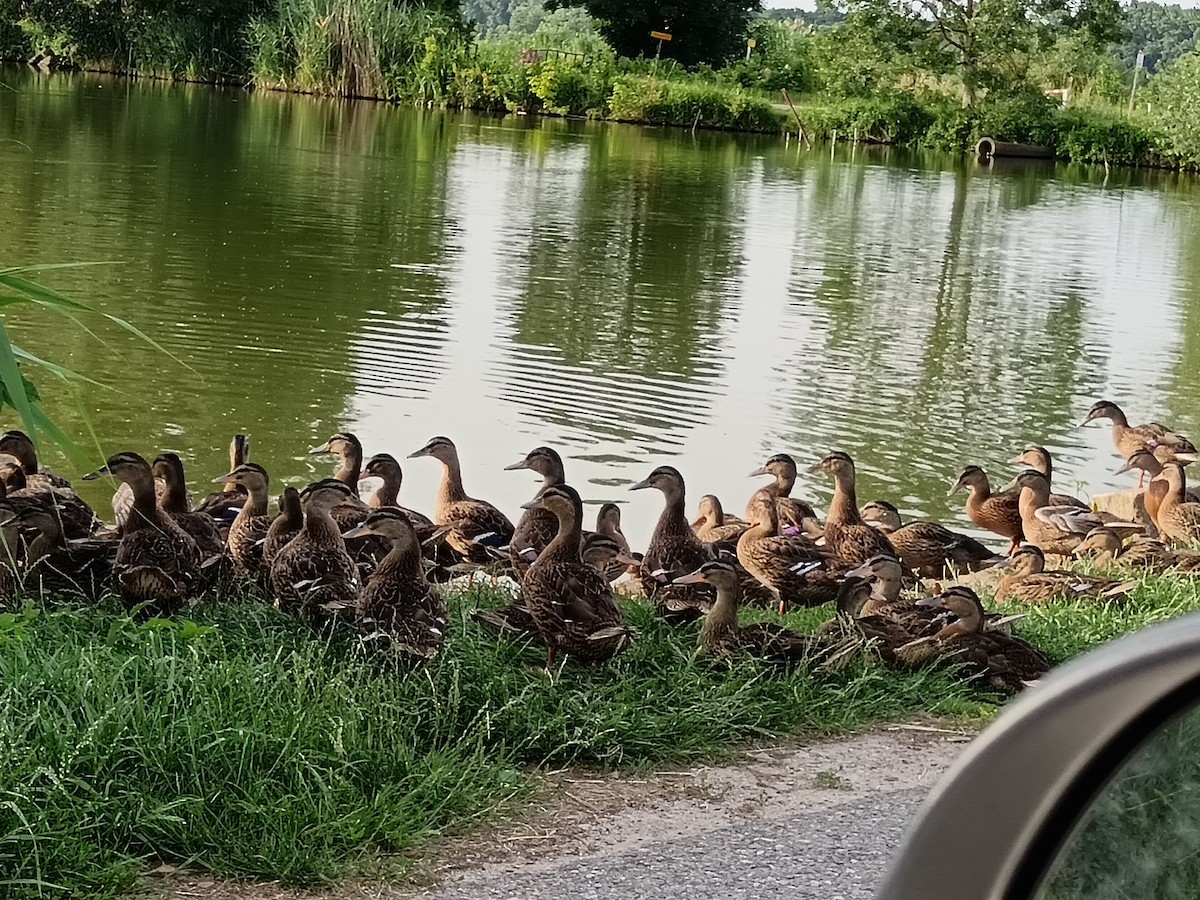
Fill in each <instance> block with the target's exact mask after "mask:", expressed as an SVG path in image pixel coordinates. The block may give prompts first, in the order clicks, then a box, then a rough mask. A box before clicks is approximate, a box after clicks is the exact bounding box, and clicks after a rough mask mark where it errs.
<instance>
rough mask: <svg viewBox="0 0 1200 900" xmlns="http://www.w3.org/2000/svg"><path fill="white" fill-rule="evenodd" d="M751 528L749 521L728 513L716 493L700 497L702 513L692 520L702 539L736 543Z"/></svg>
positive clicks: (694, 530) (712, 542)
mask: <svg viewBox="0 0 1200 900" xmlns="http://www.w3.org/2000/svg"><path fill="white" fill-rule="evenodd" d="M752 499H753V498H752ZM772 500H774V498H773V497H772ZM751 505H753V503H752V504H751ZM749 530H750V523H749V522H744V521H742V520H741V519H738V518H736V517H735V516H730V515H726V513H725V508H724V507H723V506H722V505H721V501H720V500H719V499H718V498H717V497H716V496H715V495H713V494H705V495H704V496H703V497H701V498H700V514H699V516H697V518H696V520H695V521H694V522H692V531H693V532H695V534H696V537H698V538H700V540H702V541H705V542H707V543H710V544H719V543H726V542H728V543H732V544H736V543H737V539H738V538H740V537H741V536H742V535H743V534H745V533H746V532H747V531H749Z"/></svg>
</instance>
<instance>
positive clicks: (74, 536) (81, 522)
mask: <svg viewBox="0 0 1200 900" xmlns="http://www.w3.org/2000/svg"><path fill="white" fill-rule="evenodd" d="M122 487H124V485H122ZM0 499H4V500H7V501H8V502H9V503H10V504H11V505H12V507H13V508H14V509H15V510H16V511H17V512H21V511H22V510H25V509H29V508H35V509H48V510H52V511H53V512H54V515H55V517H56V518H57V519H58V520H59V523H60V524H61V525H62V530H63V538H64V540H72V541H78V540H86V539H87V538H88V537H89V536H90V535H92V534H94V533H95V531H96V528H95V526H97V525H98V524H99V519H97V518H96V517H95V516H94V515H93V514H92V510H91V507H89V506H88V505H87V504H86V503H84V502H83V501H82V500H79V499H77V495H76V494H75V492H74V491H73V490H69V489H66V488H50V489H49V490H32V489H30V488H28V487H26V481H25V472H24V471H23V470H22V469H21V468H20V467H19V466H15V467H13V468H12V469H11V470H9V471H8V472H6V473H5V474H4V476H3V477H0Z"/></svg>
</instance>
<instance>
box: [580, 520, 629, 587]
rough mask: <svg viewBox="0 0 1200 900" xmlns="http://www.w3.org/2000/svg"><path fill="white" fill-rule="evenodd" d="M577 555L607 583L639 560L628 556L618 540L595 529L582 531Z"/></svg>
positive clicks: (614, 579)
mask: <svg viewBox="0 0 1200 900" xmlns="http://www.w3.org/2000/svg"><path fill="white" fill-rule="evenodd" d="M579 555H580V557H581V558H582V559H583V561H584V562H585V563H587V564H588V565H589V566H591V567H592V568H593V569H595V570H596V571H597V572H599V573H600V574H601V575H603V576H604V580H605V581H607V582H608V583H609V584H612V582H614V581H616V580H617V579H618V578H620V577H621V575H622V574H623V573H624V572H625V571H626V570H628V568H629V567H630V566H637V565H638V564H639V561H638V560H637V559H635V558H634V557H632V556H630V555H629V552H628V551H626V550H625V549H624V548H623V547H622V546H621V544H620V542H618V541H617V540H616V539H614V538H611V537H609V536H608V535H606V534H600V533H599V532H595V531H593V532H587V531H585V532H584V533H583V542H582V544H581V545H580V550H579ZM614 572H615V574H614Z"/></svg>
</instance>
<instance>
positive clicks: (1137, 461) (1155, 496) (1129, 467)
mask: <svg viewBox="0 0 1200 900" xmlns="http://www.w3.org/2000/svg"><path fill="white" fill-rule="evenodd" d="M1177 461H1178V462H1184V460H1183V459H1182V458H1181V459H1179V460H1177ZM1134 470H1137V471H1138V472H1139V477H1140V479H1141V483H1142V484H1144V485H1145V491H1144V492H1143V493H1142V505H1143V506H1144V507H1145V509H1146V516H1147V518H1149V519H1150V523H1151V524H1152V525H1153V526H1154V529H1155V531H1157V530H1158V510H1159V507H1161V506H1162V501H1163V498H1164V497H1165V496H1167V480H1166V479H1165V478H1163V477H1162V474H1163V465H1162V463H1160V462H1159V461H1158V458H1157V457H1156V456H1155V455H1154V454H1153V453H1151V452H1150V451H1149V450H1136V451H1134V452H1133V453H1132V454H1130V456H1129V458H1128V459H1127V460H1125V465H1123V466H1121V468H1119V469H1117V470H1116V471H1115V472H1114V473H1113V474H1114V475H1124V474H1125V473H1126V472H1132V471H1134ZM1147 475H1149V476H1150V483H1149V484H1145V477H1146V476H1147ZM1187 501H1188V502H1189V503H1196V502H1200V491H1197V490H1195V489H1194V488H1189V489H1188V491H1187Z"/></svg>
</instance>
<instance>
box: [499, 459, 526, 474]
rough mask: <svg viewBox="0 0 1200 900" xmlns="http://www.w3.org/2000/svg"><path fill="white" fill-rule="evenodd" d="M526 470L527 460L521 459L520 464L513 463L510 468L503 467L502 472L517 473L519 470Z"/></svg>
mask: <svg viewBox="0 0 1200 900" xmlns="http://www.w3.org/2000/svg"><path fill="white" fill-rule="evenodd" d="M528 468H529V460H527V459H523V460H521V461H520V462H515V463H513V464H512V465H511V466H505V467H504V471H505V472H518V471H520V470H521V469H528Z"/></svg>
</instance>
